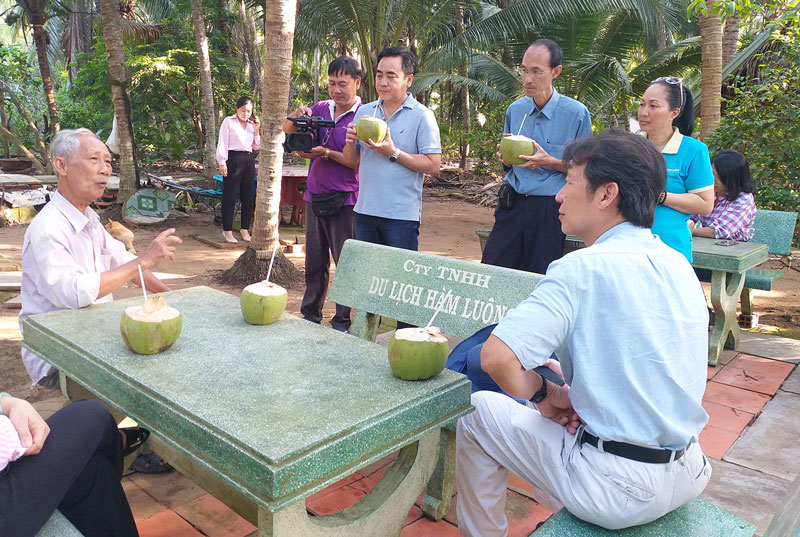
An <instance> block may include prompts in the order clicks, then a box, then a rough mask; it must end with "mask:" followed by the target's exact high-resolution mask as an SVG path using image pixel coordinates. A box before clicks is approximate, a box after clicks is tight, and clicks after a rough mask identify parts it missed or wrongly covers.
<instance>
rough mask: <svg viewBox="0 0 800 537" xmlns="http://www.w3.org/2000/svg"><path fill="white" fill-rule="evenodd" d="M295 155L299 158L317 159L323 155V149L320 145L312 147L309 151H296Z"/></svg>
mask: <svg viewBox="0 0 800 537" xmlns="http://www.w3.org/2000/svg"><path fill="white" fill-rule="evenodd" d="M297 154H298V155H300V157H301V158H318V157H321V156H324V155H325V148H324V147H322V146H321V145H318V146H316V147H312V148H311V151H308V152H304V151H298V152H297Z"/></svg>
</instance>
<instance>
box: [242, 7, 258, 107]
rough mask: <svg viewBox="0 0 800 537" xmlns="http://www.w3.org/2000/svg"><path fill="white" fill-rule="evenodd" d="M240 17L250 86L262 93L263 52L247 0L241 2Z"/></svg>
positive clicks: (255, 91) (256, 91) (254, 90)
mask: <svg viewBox="0 0 800 537" xmlns="http://www.w3.org/2000/svg"><path fill="white" fill-rule="evenodd" d="M239 17H240V18H241V19H242V26H241V28H242V35H243V36H244V50H245V55H246V56H247V74H248V76H249V79H250V88H251V89H252V90H253V93H254V94H255V95H261V77H262V73H261V54H260V51H259V50H258V46H257V43H258V32H257V31H256V23H255V21H254V20H253V17H251V16H250V14H249V13H247V3H246V2H245V0H240V2H239Z"/></svg>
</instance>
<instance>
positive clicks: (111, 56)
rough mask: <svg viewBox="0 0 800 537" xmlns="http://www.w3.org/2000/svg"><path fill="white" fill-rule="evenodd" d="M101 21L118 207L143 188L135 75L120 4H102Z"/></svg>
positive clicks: (108, 1)
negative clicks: (131, 92)
mask: <svg viewBox="0 0 800 537" xmlns="http://www.w3.org/2000/svg"><path fill="white" fill-rule="evenodd" d="M99 4H100V17H101V19H102V21H103V39H104V40H105V44H106V58H107V59H108V83H109V84H110V85H111V98H112V100H113V102H114V115H115V116H116V118H117V129H118V132H119V167H120V172H119V191H118V192H117V203H118V204H120V203H122V202H124V201H125V200H126V199H127V197H128V196H129V195H130V194H132V193H133V192H135V191H136V188H137V187H138V185H139V168H138V167H137V166H136V147H135V145H134V139H133V123H132V121H131V103H130V99H129V98H128V84H129V83H130V80H131V73H130V71H128V68H127V67H125V50H124V48H123V45H122V25H121V24H120V20H121V15H120V6H119V3H118V2H117V1H116V0H99Z"/></svg>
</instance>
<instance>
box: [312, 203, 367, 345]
mask: <svg viewBox="0 0 800 537" xmlns="http://www.w3.org/2000/svg"><path fill="white" fill-rule="evenodd" d="M354 236H355V235H354V231H353V206H352V205H346V206H344V207H342V208H341V210H340V211H339V213H338V214H336V215H334V216H317V215H315V214H314V211H312V210H311V204H310V203H306V292H305V294H304V295H303V303H302V305H301V306H300V313H301V314H302V315H303V318H304V319H306V320H308V321H311V322H313V323H319V322H320V321H322V305H323V304H324V303H325V297H326V296H327V294H328V281H329V279H330V275H329V272H328V267H329V266H330V263H331V256H333V262H334V263H336V264H338V263H339V254H340V253H341V252H342V246H343V245H344V241H346V240H347V239H352V238H353V237H354ZM331 326H333V328H335V329H336V330H341V331H344V330H347V329H348V328H350V308H348V307H347V306H342V305H340V304H336V314H335V315H334V316H333V319H332V320H331Z"/></svg>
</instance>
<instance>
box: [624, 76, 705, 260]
mask: <svg viewBox="0 0 800 537" xmlns="http://www.w3.org/2000/svg"><path fill="white" fill-rule="evenodd" d="M638 118H639V126H640V128H641V131H642V133H644V135H645V136H647V139H648V140H650V141H651V142H652V143H653V145H655V146H656V149H658V150H659V151H661V153H662V154H663V155H664V160H665V161H666V163H667V184H666V187H665V189H664V192H662V193H661V196H659V198H658V207H656V215H655V221H654V223H653V228H652V230H653V233H654V234H655V235H658V236H659V237H660V238H661V240H662V241H664V243H665V244H666V245H667V246H670V247H672V248H674V249H675V250H677V251H679V252H680V253H682V254H683V255H684V256H686V259H687V260H689V262H690V263H691V262H692V235H691V233H690V232H689V227H688V226H687V224H686V222H687V221H688V220H689V216H690V215H692V214H708V213H710V212H711V209H712V208H713V206H714V176H713V174H712V172H711V161H710V159H709V157H708V147H706V145H705V144H704V143H703V142H701V141H700V140H696V139H694V138H692V137H691V134H692V130H693V129H694V103H693V100H692V93H691V92H690V91H689V90H688V89H687V88H685V87H684V86H683V81H682V80H681V79H680V78H677V77H672V76H662V77H661V78H657V79H655V80H653V82H652V83H651V84H650V87H648V88H647V90H646V91H645V92H644V95H643V96H642V100H641V101H640V103H639V112H638Z"/></svg>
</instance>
